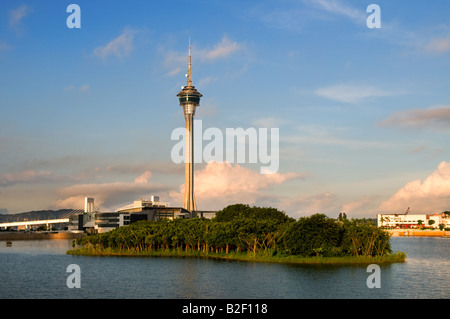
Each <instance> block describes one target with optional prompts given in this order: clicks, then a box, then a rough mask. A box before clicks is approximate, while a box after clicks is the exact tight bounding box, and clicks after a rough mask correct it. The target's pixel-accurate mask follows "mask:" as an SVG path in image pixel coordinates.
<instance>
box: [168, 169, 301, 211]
mask: <svg viewBox="0 0 450 319" xmlns="http://www.w3.org/2000/svg"><path fill="white" fill-rule="evenodd" d="M305 175H306V174H304V173H284V174H283V173H275V174H269V175H262V174H260V173H259V172H256V171H253V170H251V169H248V168H245V167H243V166H240V165H238V164H235V165H234V166H233V165H231V164H230V163H227V162H224V163H216V162H210V163H208V164H207V165H206V166H205V168H204V169H202V170H198V171H196V172H195V188H194V192H195V196H196V201H197V206H198V207H197V208H198V209H200V210H202V209H222V208H223V207H225V206H227V205H230V204H235V203H244V204H255V203H257V202H258V201H259V200H263V199H264V197H266V196H267V195H265V194H264V190H267V189H270V188H271V187H273V186H276V185H280V184H283V183H284V182H286V181H288V180H292V179H298V178H304V177H305ZM183 194H184V185H182V186H181V187H180V191H179V192H172V193H171V197H172V198H173V199H174V200H175V201H177V202H182V199H183Z"/></svg>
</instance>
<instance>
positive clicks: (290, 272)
mask: <svg viewBox="0 0 450 319" xmlns="http://www.w3.org/2000/svg"><path fill="white" fill-rule="evenodd" d="M391 243H392V247H393V250H395V251H405V252H407V253H408V258H407V262H405V263H398V264H390V265H381V288H373V289H369V288H368V287H367V284H366V280H367V278H368V276H369V275H370V273H368V272H367V267H366V266H361V265H359V266H342V265H340V266H330V265H315V266H312V265H295V266H293V265H280V264H265V263H248V262H234V261H217V260H205V259H195V258H145V257H88V256H70V255H65V251H66V250H68V249H70V248H71V241H70V240H36V241H13V243H12V246H11V247H7V245H6V242H1V241H0V298H2V299H5V298H17V299H21V298H27V299H34V298H40V299H42V298H43V299H54V298H58V299H61V298H63V299H65V298H84V299H94V298H100V299H103V298H108V299H110V298H113V299H115V298H119V299H127V298H133V299H140V298H151V299H155V298H156V299H158V298H164V299H173V298H175V299H183V298H191V299H197V298H208V299H217V298H221V299H235V298H236V299H248V298H261V299H266V298H270V299H274V298H275V299H288V298H289V299H299V298H358V299H361V298H363V299H371V298H398V299H402V298H421V299H435V298H439V299H442V298H445V299H446V298H449V297H450V273H449V271H448V269H450V258H449V257H450V256H449V252H450V239H448V238H392V239H391ZM70 264H77V265H79V266H80V269H81V288H80V289H77V288H73V289H70V288H68V287H67V284H66V280H67V278H68V276H69V275H70V274H71V273H68V272H67V266H69V265H70Z"/></svg>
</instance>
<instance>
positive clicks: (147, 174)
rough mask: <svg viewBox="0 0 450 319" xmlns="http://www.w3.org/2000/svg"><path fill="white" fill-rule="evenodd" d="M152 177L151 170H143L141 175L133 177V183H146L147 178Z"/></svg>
mask: <svg viewBox="0 0 450 319" xmlns="http://www.w3.org/2000/svg"><path fill="white" fill-rule="evenodd" d="M151 177H152V172H150V171H145V172H144V173H143V174H142V175H140V176H138V177H136V178H135V179H134V182H135V183H144V184H146V183H148V180H149V179H150V178H151Z"/></svg>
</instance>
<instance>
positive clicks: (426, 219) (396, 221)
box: [377, 213, 450, 228]
mask: <svg viewBox="0 0 450 319" xmlns="http://www.w3.org/2000/svg"><path fill="white" fill-rule="evenodd" d="M430 221H432V222H431V225H430ZM441 224H443V225H444V228H447V227H450V218H449V216H448V215H446V214H444V213H442V214H434V215H426V214H407V213H405V214H377V225H378V227H388V228H419V227H421V226H422V227H432V228H439V225H441Z"/></svg>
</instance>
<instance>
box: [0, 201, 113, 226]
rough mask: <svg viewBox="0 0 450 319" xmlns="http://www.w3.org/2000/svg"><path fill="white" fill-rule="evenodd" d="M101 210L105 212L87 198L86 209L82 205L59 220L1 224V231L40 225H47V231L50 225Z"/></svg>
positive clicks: (66, 221)
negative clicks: (2, 229)
mask: <svg viewBox="0 0 450 319" xmlns="http://www.w3.org/2000/svg"><path fill="white" fill-rule="evenodd" d="M101 210H105V209H104V208H103V207H101V206H96V205H95V206H94V199H93V198H88V197H86V198H85V202H84V207H82V204H81V203H80V205H79V207H77V208H74V209H72V210H70V211H69V212H68V213H66V214H64V215H63V216H61V217H60V218H58V219H42V220H24V221H15V222H7V223H0V229H1V228H5V229H6V228H8V227H21V226H25V227H26V228H29V227H30V226H39V225H47V229H48V228H49V226H50V225H53V224H64V223H68V222H69V217H70V216H73V215H76V214H81V213H84V212H100V211H101Z"/></svg>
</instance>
